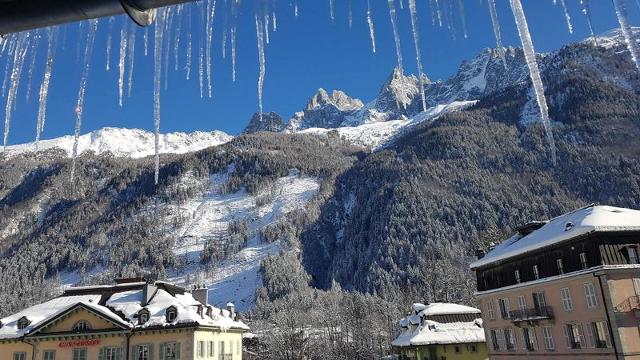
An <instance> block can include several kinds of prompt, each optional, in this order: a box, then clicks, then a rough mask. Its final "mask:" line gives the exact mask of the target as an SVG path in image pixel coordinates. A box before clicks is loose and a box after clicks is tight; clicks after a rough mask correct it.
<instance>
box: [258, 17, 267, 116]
mask: <svg viewBox="0 0 640 360" xmlns="http://www.w3.org/2000/svg"><path fill="white" fill-rule="evenodd" d="M256 38H257V40H258V62H259V64H260V73H259V75H258V108H259V111H260V121H262V88H263V85H264V76H265V72H266V61H265V56H264V36H263V24H262V23H261V22H260V17H259V16H258V15H257V14H256Z"/></svg>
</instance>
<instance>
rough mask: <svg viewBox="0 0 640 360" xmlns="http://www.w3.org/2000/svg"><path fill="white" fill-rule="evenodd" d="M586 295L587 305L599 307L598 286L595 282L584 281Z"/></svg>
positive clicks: (591, 307) (593, 307)
mask: <svg viewBox="0 0 640 360" xmlns="http://www.w3.org/2000/svg"><path fill="white" fill-rule="evenodd" d="M584 295H585V296H586V298H587V307H588V308H589V309H595V308H597V307H598V297H597V296H596V288H595V287H594V286H593V283H590V282H588V283H584Z"/></svg>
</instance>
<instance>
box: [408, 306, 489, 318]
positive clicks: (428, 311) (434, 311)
mask: <svg viewBox="0 0 640 360" xmlns="http://www.w3.org/2000/svg"><path fill="white" fill-rule="evenodd" d="M413 311H414V312H415V313H416V314H417V315H419V316H421V317H422V316H433V315H456V314H480V309H476V308H474V307H471V306H466V305H460V304H453V303H430V304H427V305H424V304H420V303H416V304H413Z"/></svg>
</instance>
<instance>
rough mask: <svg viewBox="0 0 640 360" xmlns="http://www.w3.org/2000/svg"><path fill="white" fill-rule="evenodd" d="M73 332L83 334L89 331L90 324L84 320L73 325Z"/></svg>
mask: <svg viewBox="0 0 640 360" xmlns="http://www.w3.org/2000/svg"><path fill="white" fill-rule="evenodd" d="M72 330H73V332H83V331H87V330H91V324H89V322H88V321H86V320H80V321H78V322H77V323H75V324H74V325H73V329H72Z"/></svg>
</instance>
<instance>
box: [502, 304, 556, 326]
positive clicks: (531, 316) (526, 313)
mask: <svg viewBox="0 0 640 360" xmlns="http://www.w3.org/2000/svg"><path fill="white" fill-rule="evenodd" d="M509 319H511V321H513V322H514V323H519V322H522V321H537V320H547V319H553V309H552V308H551V306H541V307H538V308H530V309H518V310H512V311H510V312H509Z"/></svg>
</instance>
